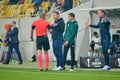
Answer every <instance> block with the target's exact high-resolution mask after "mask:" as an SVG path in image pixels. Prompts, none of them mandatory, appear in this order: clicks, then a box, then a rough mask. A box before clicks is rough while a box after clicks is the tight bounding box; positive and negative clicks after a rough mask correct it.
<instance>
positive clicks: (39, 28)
mask: <svg viewBox="0 0 120 80" xmlns="http://www.w3.org/2000/svg"><path fill="white" fill-rule="evenodd" d="M32 26H34V27H35V28H36V36H44V35H48V26H49V22H48V21H46V20H44V19H38V20H36V21H34V22H33V24H32Z"/></svg>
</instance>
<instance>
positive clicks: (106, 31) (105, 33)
mask: <svg viewBox="0 0 120 80" xmlns="http://www.w3.org/2000/svg"><path fill="white" fill-rule="evenodd" d="M105 18H106V20H107V21H106V22H102V20H101V19H100V20H99V22H98V25H90V27H93V28H100V36H101V40H104V39H106V37H109V38H110V24H111V23H110V21H109V19H108V18H107V17H105Z"/></svg>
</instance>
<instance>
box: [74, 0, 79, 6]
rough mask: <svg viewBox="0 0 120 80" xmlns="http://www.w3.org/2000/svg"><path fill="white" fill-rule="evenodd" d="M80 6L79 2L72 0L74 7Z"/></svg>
mask: <svg viewBox="0 0 120 80" xmlns="http://www.w3.org/2000/svg"><path fill="white" fill-rule="evenodd" d="M80 4H81V0H73V5H74V7H77V6H79V5H80Z"/></svg>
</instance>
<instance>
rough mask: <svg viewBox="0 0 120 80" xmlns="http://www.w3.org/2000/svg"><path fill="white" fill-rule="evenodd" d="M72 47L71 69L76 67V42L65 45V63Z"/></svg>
mask: <svg viewBox="0 0 120 80" xmlns="http://www.w3.org/2000/svg"><path fill="white" fill-rule="evenodd" d="M69 48H70V51H71V69H74V62H75V43H72V44H68V45H67V46H64V65H65V63H66V59H67V53H68V50H69Z"/></svg>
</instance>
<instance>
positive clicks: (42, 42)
mask: <svg viewBox="0 0 120 80" xmlns="http://www.w3.org/2000/svg"><path fill="white" fill-rule="evenodd" d="M36 46H37V50H42V48H43V49H44V50H45V51H47V50H49V49H50V45H49V40H48V37H47V36H37V38H36Z"/></svg>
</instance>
